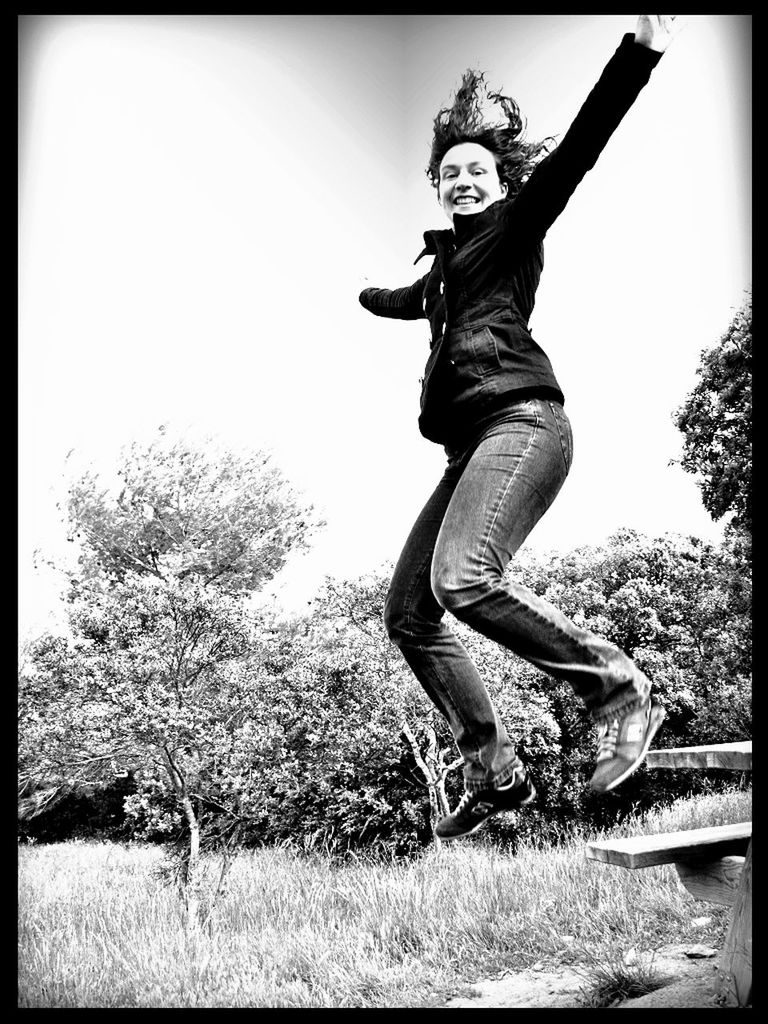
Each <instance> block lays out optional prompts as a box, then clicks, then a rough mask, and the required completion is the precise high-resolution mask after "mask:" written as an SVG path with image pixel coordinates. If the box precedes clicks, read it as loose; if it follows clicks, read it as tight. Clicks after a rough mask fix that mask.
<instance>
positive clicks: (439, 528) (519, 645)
mask: <svg viewBox="0 0 768 1024" xmlns="http://www.w3.org/2000/svg"><path fill="white" fill-rule="evenodd" d="M447 452H448V466H447V468H446V470H445V474H444V475H443V478H442V480H441V481H440V483H439V484H438V485H437V488H436V489H435V491H434V492H433V494H432V496H431V497H430V498H429V500H428V501H427V504H426V505H425V506H424V508H423V510H422V512H421V514H420V515H419V517H418V519H417V520H416V522H415V524H414V526H413V528H412V530H411V532H410V534H409V536H408V539H407V541H406V543H405V547H404V549H403V552H402V554H401V555H400V558H399V560H398V563H397V566H396V568H395V572H394V575H393V578H392V583H391V585H390V588H389V592H388V594H387V599H386V603H385V609H384V621H385V625H386V628H387V633H388V635H389V637H390V639H391V640H392V641H393V642H394V643H395V644H396V645H397V646H398V648H399V649H400V651H401V652H402V654H403V657H404V658H405V660H406V662H407V663H408V665H409V666H410V668H411V670H412V671H413V673H414V674H415V676H416V678H417V679H418V680H419V682H420V683H421V685H422V686H423V687H424V689H425V690H426V692H427V694H428V695H429V697H430V698H431V700H432V701H433V703H434V704H435V706H436V707H437V708H438V710H439V711H440V712H441V713H442V714H443V715H444V716H445V718H446V719H447V720H448V723H449V725H450V728H451V731H452V733H453V736H454V738H455V741H456V744H457V746H458V748H459V751H460V753H461V755H462V757H463V758H464V780H465V785H466V788H467V789H468V790H470V791H477V790H480V789H486V788H489V787H495V786H499V785H503V784H504V783H505V782H506V781H508V780H509V779H510V778H511V777H512V776H513V775H514V774H515V772H516V771H518V770H519V769H521V767H522V763H521V761H520V759H519V758H518V757H517V754H516V752H515V745H514V742H513V741H512V739H510V737H509V736H508V734H507V731H506V729H505V727H504V725H503V723H502V722H501V721H500V719H499V716H498V714H497V713H496V710H495V708H494V706H493V704H492V702H491V699H490V697H489V695H488V692H487V690H486V688H485V685H484V683H483V681H482V679H481V678H480V675H479V673H478V671H477V668H476V667H475V665H474V664H473V662H472V660H471V659H470V657H469V655H468V654H467V652H466V650H465V648H464V647H463V645H462V644H461V643H460V642H459V640H458V638H457V637H456V635H455V633H454V632H453V631H452V630H451V629H449V627H448V626H447V625H446V624H445V622H444V621H443V616H444V613H445V611H446V610H448V611H450V612H451V613H452V614H453V615H454V616H455V617H456V618H457V619H459V620H460V621H462V622H465V623H467V624H468V625H470V626H472V628H473V629H476V630H477V631H478V632H479V633H482V634H483V635H484V636H487V637H489V638H490V639H491V640H495V641H496V642H497V643H499V644H501V645H503V646H504V647H506V648H508V649H509V650H510V651H514V652H515V653H516V654H518V655H520V656H521V657H523V658H525V659H526V660H527V661H529V662H532V663H533V664H534V665H536V666H537V667H539V668H541V669H543V670H544V671H545V672H546V673H548V674H550V675H551V676H554V677H556V678H559V679H565V680H567V681H568V682H569V683H570V684H571V685H572V687H573V689H574V691H575V693H576V694H577V695H578V696H579V697H580V698H581V699H582V700H583V701H584V703H585V705H586V707H587V709H588V710H589V712H590V714H591V716H592V718H593V719H594V721H595V722H600V721H603V720H605V719H607V718H609V717H611V716H612V715H613V714H614V713H615V712H617V711H620V710H629V709H630V708H633V707H637V706H639V705H640V704H642V703H643V702H644V701H645V699H646V697H647V695H648V693H649V691H650V682H649V680H648V679H647V677H646V676H645V675H643V673H642V672H641V671H640V670H639V669H638V668H637V666H636V665H635V664H634V663H633V662H632V661H631V660H630V658H628V657H627V655H626V654H624V653H623V652H622V651H620V650H619V649H618V648H617V647H615V646H614V645H613V644H610V643H608V642H606V641H604V640H601V639H599V638H598V637H597V636H595V635H594V634H592V633H590V632H588V631H587V630H584V629H580V628H579V627H578V626H576V625H575V624H574V623H573V622H571V621H570V620H569V619H568V618H566V616H565V615H563V614H562V613H561V612H559V611H558V610H557V609H556V608H555V607H554V606H553V605H551V604H550V603H549V602H547V601H545V600H543V599H542V598H541V597H539V596H537V595H536V594H535V593H534V592H533V591H532V590H530V589H529V588H528V587H525V586H523V585H522V584H520V583H516V582H515V581H514V580H510V579H505V578H504V572H505V570H506V568H507V566H508V565H509V563H510V561H511V559H512V557H513V556H514V554H515V552H516V551H517V550H518V548H519V547H520V545H521V544H522V543H523V541H524V540H525V538H526V537H527V536H528V534H529V533H530V532H531V530H532V529H533V527H534V526H535V525H536V523H537V522H538V520H539V519H540V518H541V516H542V515H543V514H544V512H545V511H546V510H547V509H548V508H549V506H550V505H551V504H552V502H553V500H554V499H555V497H556V495H557V493H558V491H559V490H560V488H561V487H562V485H563V482H564V480H565V478H566V476H567V474H568V471H569V469H570V466H571V459H572V435H571V427H570V423H569V421H568V418H567V416H566V414H565V412H564V410H563V408H562V406H561V405H559V404H558V403H556V402H550V401H547V400H545V399H540V398H533V399H526V400H524V401H520V402H517V403H515V404H514V405H511V406H510V407H509V408H508V410H506V411H505V413H504V414H503V418H502V419H501V420H497V421H495V422H493V424H492V425H491V426H490V427H488V428H487V429H486V430H485V431H484V432H483V433H482V434H481V435H480V436H479V437H478V438H476V439H475V440H474V441H473V442H472V443H471V444H470V445H469V446H468V447H467V448H465V449H464V450H463V451H451V450H449V449H447Z"/></svg>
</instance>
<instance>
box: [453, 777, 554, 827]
mask: <svg viewBox="0 0 768 1024" xmlns="http://www.w3.org/2000/svg"><path fill="white" fill-rule="evenodd" d="M535 796H536V790H535V789H534V786H533V783H532V782H531V780H530V779H529V778H528V773H527V772H525V773H524V775H523V780H522V782H517V775H514V776H513V777H512V780H511V782H509V784H508V785H506V786H503V787H501V788H499V789H482V790H480V792H479V793H466V792H465V793H464V796H463V797H462V798H461V800H460V802H459V806H458V807H457V808H456V810H455V811H452V812H451V814H446V816H445V817H444V818H441V819H440V821H438V823H437V826H436V828H435V835H436V836H437V837H438V839H461V838H462V836H468V835H471V834H472V833H473V832H476V831H477V829H479V828H480V826H481V825H484V824H485V822H486V821H487V820H488V819H489V818H490V817H492V815H494V814H498V813H499V812H500V811H516V810H517V809H518V808H519V807H524V806H525V805H526V804H529V803H530V802H531V801H532V800H533V799H534V798H535Z"/></svg>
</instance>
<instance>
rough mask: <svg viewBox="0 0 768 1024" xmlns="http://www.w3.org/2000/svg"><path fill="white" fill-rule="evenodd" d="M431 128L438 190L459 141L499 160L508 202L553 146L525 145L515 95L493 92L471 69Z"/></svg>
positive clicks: (548, 142)
mask: <svg viewBox="0 0 768 1024" xmlns="http://www.w3.org/2000/svg"><path fill="white" fill-rule="evenodd" d="M433 127H434V134H433V137H432V149H431V152H430V156H429V164H428V165H427V177H428V178H429V180H430V182H431V183H432V185H433V186H434V187H435V188H439V185H440V163H441V161H442V159H443V157H444V156H445V154H446V153H447V152H448V150H449V149H451V147H453V146H457V145H459V143H461V142H476V143H478V144H479V145H481V146H484V147H485V148H486V149H488V150H490V151H491V152H492V153H493V154H494V156H495V157H496V159H497V162H498V172H499V179H500V180H501V181H502V182H504V183H505V184H506V186H507V196H508V197H509V198H514V196H515V195H517V193H518V192H519V191H520V188H521V187H522V185H523V183H524V182H525V181H526V179H527V178H528V175H529V174H530V173H531V171H532V170H533V168H534V167H535V166H536V164H537V162H538V160H539V159H540V158H541V157H542V156H544V155H546V153H547V152H548V151H549V150H550V148H552V145H553V143H554V139H552V138H547V139H544V140H542V141H541V142H528V141H526V140H525V139H524V137H523V135H524V131H525V121H524V119H523V117H522V115H521V113H520V108H519V107H518V105H517V103H516V102H515V101H514V100H513V99H512V97H511V96H505V95H504V94H503V93H501V92H491V91H490V90H489V89H488V86H487V84H486V81H485V74H484V72H482V71H475V70H473V69H472V68H469V69H468V70H467V71H465V72H464V74H463V75H462V78H461V85H460V86H459V88H458V89H457V91H456V94H455V96H454V99H453V103H452V104H451V106H450V107H443V109H442V110H440V111H439V112H438V114H437V116H436V117H435V119H434V123H433Z"/></svg>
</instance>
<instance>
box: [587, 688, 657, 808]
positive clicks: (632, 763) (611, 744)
mask: <svg viewBox="0 0 768 1024" xmlns="http://www.w3.org/2000/svg"><path fill="white" fill-rule="evenodd" d="M665 716H666V712H665V711H664V709H663V708H662V707H660V706H659V705H658V704H655V703H653V702H652V701H651V700H648V701H647V702H646V703H645V704H643V705H642V707H639V708H633V709H632V711H628V712H626V713H625V714H624V715H619V716H618V717H616V718H614V719H612V720H610V721H608V722H604V723H602V724H601V725H599V726H598V730H597V767H596V768H595V774H594V775H593V776H592V778H591V779H590V781H589V785H590V788H591V789H594V790H595V791H596V792H598V793H607V792H608V790H609V789H613V788H614V787H615V786H618V785H619V783H620V782H623V781H624V779H626V778H627V777H628V776H629V775H631V774H632V772H633V771H634V770H635V769H636V768H637V767H639V765H640V764H641V763H642V761H643V758H644V757H645V755H646V754H647V753H648V748H649V747H650V745H651V740H652V739H653V737H654V736H655V735H656V733H657V731H658V728H659V726H660V725H661V723H662V722H663V721H664V718H665Z"/></svg>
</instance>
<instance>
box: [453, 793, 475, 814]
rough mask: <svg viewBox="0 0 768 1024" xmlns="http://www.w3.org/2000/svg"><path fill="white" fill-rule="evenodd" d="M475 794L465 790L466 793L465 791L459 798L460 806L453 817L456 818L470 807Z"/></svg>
mask: <svg viewBox="0 0 768 1024" xmlns="http://www.w3.org/2000/svg"><path fill="white" fill-rule="evenodd" d="M474 795H475V794H474V793H468V792H467V790H466V789H465V790H464V793H463V795H462V797H461V800H459V806H458V807H457V808H456V810H455V811H454V812H453V817H454V818H457V817H458V816H459V815H460V814H462V813H463V812H464V811H466V809H467V808H468V807H469V805H470V803H471V802H472V798H473V797H474Z"/></svg>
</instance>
